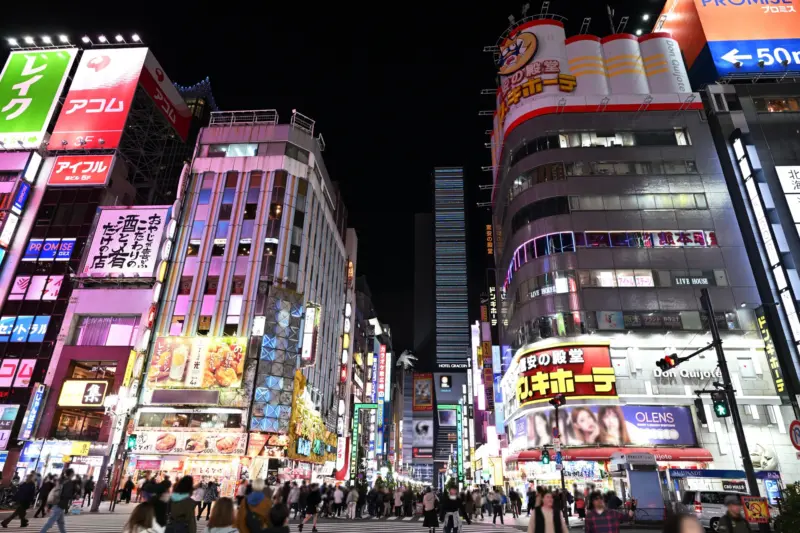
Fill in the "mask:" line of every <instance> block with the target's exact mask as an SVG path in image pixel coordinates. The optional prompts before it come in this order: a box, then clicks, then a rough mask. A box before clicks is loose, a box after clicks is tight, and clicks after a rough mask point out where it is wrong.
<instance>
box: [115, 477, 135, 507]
mask: <svg viewBox="0 0 800 533" xmlns="http://www.w3.org/2000/svg"><path fill="white" fill-rule="evenodd" d="M133 487H134V484H133V478H132V477H131V476H128V481H126V482H125V484H124V485H123V486H122V494H121V495H120V497H119V501H120V502H122V500H125V503H131V496H132V495H133Z"/></svg>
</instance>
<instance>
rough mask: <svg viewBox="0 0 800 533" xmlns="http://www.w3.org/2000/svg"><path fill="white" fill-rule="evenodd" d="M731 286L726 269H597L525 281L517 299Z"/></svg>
mask: <svg viewBox="0 0 800 533" xmlns="http://www.w3.org/2000/svg"><path fill="white" fill-rule="evenodd" d="M727 285H728V277H727V275H726V274H725V270H723V269H720V270H705V271H704V270H650V269H638V268H637V269H632V268H618V269H598V270H564V271H555V272H547V273H545V274H541V275H539V276H536V277H534V278H531V279H528V280H524V281H522V282H521V283H520V284H519V287H517V290H516V293H515V297H514V300H515V302H516V303H518V304H520V303H524V302H527V301H528V300H532V299H534V298H538V297H539V296H546V295H548V294H565V293H570V292H575V291H577V290H578V289H581V288H587V287H612V288H613V287H709V286H719V287H724V286H727Z"/></svg>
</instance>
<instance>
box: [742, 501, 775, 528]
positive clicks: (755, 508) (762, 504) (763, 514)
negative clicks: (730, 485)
mask: <svg viewBox="0 0 800 533" xmlns="http://www.w3.org/2000/svg"><path fill="white" fill-rule="evenodd" d="M742 507H743V508H744V518H745V520H747V521H748V522H750V523H751V524H769V504H768V503H767V499H766V498H760V497H758V496H742Z"/></svg>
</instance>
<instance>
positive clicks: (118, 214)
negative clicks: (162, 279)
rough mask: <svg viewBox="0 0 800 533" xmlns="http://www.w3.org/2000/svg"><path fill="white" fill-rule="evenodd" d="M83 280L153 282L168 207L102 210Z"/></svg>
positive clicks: (81, 274)
mask: <svg viewBox="0 0 800 533" xmlns="http://www.w3.org/2000/svg"><path fill="white" fill-rule="evenodd" d="M98 211H99V213H98V216H97V223H96V224H95V228H94V234H93V235H92V240H91V244H90V245H89V250H88V252H87V253H86V254H84V260H83V268H82V269H81V271H80V276H84V277H101V278H102V277H112V278H132V277H138V278H152V277H154V276H155V271H156V266H157V265H158V261H159V257H160V254H161V241H162V239H163V237H164V230H165V228H166V227H167V223H168V222H169V216H168V214H169V207H135V208H131V209H127V208H126V209H117V208H113V207H109V208H100V209H98Z"/></svg>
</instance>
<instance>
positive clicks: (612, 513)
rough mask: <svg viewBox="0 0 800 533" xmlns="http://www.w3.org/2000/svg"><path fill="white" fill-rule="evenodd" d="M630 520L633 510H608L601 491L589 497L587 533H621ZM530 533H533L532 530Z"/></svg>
mask: <svg viewBox="0 0 800 533" xmlns="http://www.w3.org/2000/svg"><path fill="white" fill-rule="evenodd" d="M630 518H633V511H632V510H631V511H628V513H627V515H626V513H623V512H622V511H618V510H616V509H609V508H607V506H606V501H605V498H603V495H602V494H600V491H595V492H593V493H592V494H590V495H589V510H588V511H587V513H586V527H585V530H586V531H585V533H619V526H620V523H621V522H622V521H623V520H626V519H630ZM748 531H749V530H748ZM528 533H531V530H530V528H529V529H528ZM539 533H541V531H540V532H539ZM745 533H747V532H745Z"/></svg>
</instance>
